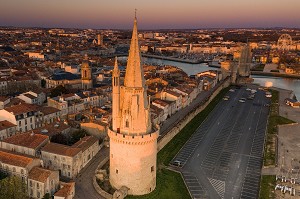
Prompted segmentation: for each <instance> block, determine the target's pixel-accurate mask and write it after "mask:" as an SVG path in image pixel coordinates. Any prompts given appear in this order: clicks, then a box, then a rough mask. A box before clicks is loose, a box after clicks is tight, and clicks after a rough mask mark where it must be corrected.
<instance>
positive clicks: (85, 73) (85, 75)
mask: <svg viewBox="0 0 300 199" xmlns="http://www.w3.org/2000/svg"><path fill="white" fill-rule="evenodd" d="M84 77H85V78H86V77H87V72H86V70H85V71H84Z"/></svg>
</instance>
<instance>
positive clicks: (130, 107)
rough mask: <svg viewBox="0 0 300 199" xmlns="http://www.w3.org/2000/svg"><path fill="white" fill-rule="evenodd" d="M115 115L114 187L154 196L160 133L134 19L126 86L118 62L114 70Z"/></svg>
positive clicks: (112, 136)
mask: <svg viewBox="0 0 300 199" xmlns="http://www.w3.org/2000/svg"><path fill="white" fill-rule="evenodd" d="M112 86H113V100H112V101H113V106H112V107H113V113H112V118H113V119H112V126H111V127H110V129H109V130H108V136H109V138H110V174H109V175H110V183H111V185H112V186H113V187H114V188H116V189H120V188H121V187H122V186H125V187H127V188H128V189H129V190H128V194H130V195H144V194H147V193H150V192H151V191H153V190H154V189H155V186H156V155H157V138H158V134H159V133H158V130H155V129H154V128H152V125H151V116H150V103H149V98H147V88H146V85H145V79H144V71H143V67H142V65H141V55H140V48H139V43H138V32H137V19H136V18H135V19H134V26H133V31H132V39H131V44H130V50H129V56H128V62H127V68H126V74H125V79H124V85H123V86H121V85H120V72H119V69H118V65H117V62H115V66H114V70H113V82H112Z"/></svg>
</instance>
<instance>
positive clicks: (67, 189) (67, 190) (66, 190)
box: [54, 182, 75, 197]
mask: <svg viewBox="0 0 300 199" xmlns="http://www.w3.org/2000/svg"><path fill="white" fill-rule="evenodd" d="M74 186H75V183H74V182H71V183H65V184H64V185H63V187H62V188H61V189H60V190H58V191H57V192H56V193H55V194H54V196H57V197H67V196H69V195H70V194H71V192H72V189H73V187H74Z"/></svg>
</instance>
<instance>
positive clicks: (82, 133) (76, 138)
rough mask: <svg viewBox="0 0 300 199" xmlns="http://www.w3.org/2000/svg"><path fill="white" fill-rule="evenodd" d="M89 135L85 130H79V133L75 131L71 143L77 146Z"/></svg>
mask: <svg viewBox="0 0 300 199" xmlns="http://www.w3.org/2000/svg"><path fill="white" fill-rule="evenodd" d="M86 135H87V131H86V130H84V129H79V130H77V131H74V132H73V133H72V135H71V143H72V144H75V143H76V142H78V141H79V140H80V139H81V138H83V137H84V136H86Z"/></svg>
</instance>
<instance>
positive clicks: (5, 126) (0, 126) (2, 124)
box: [0, 120, 17, 131]
mask: <svg viewBox="0 0 300 199" xmlns="http://www.w3.org/2000/svg"><path fill="white" fill-rule="evenodd" d="M14 126H17V125H15V124H13V123H11V122H9V121H7V120H4V121H0V131H2V130H4V129H8V128H11V127H14Z"/></svg>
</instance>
